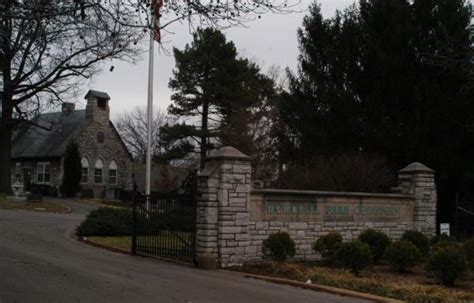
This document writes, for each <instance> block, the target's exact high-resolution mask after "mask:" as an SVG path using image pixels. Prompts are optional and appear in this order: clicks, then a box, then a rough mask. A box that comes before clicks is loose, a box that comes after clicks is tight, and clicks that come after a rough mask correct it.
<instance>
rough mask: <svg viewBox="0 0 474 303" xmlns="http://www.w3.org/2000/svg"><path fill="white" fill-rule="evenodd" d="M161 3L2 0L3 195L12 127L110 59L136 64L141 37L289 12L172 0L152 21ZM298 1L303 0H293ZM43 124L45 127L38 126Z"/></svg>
mask: <svg viewBox="0 0 474 303" xmlns="http://www.w3.org/2000/svg"><path fill="white" fill-rule="evenodd" d="M158 2H160V1H159V0H115V1H113V0H103V1H100V0H0V72H1V74H2V75H1V77H2V78H3V83H4V88H3V92H2V96H1V97H2V105H1V119H0V142H1V143H2V144H1V146H0V163H1V164H0V192H11V184H10V164H9V163H10V158H11V138H12V131H13V129H14V128H15V125H16V124H17V123H18V122H20V121H22V122H25V123H33V122H32V121H31V117H33V116H35V115H36V114H38V113H39V112H40V111H41V110H42V109H44V107H45V106H48V105H50V104H54V103H58V102H62V101H63V100H65V99H66V98H67V97H69V96H71V95H74V94H75V93H77V91H78V88H79V87H80V84H81V80H84V79H88V78H91V77H92V76H93V75H94V74H96V73H97V71H98V70H99V67H100V63H101V62H103V61H104V60H106V59H121V60H126V61H131V62H134V61H135V60H136V59H137V57H138V55H139V50H138V49H137V45H138V41H139V40H140V39H141V38H142V37H143V36H145V34H146V32H147V31H148V30H150V29H154V30H155V31H157V29H158V31H160V30H161V31H167V28H168V26H169V25H170V24H172V23H174V22H188V23H189V24H190V29H192V28H193V24H196V23H197V24H198V25H199V26H214V27H230V26H238V25H242V24H244V23H245V22H247V21H251V20H254V19H257V18H260V16H261V15H262V14H264V13H266V12H270V11H272V12H280V13H282V12H289V11H291V7H292V5H291V3H288V1H286V0H285V1H283V0H275V1H272V0H242V1H234V0H232V1H231V0H220V1H212V0H209V1H181V0H169V1H166V5H165V6H164V7H163V8H162V10H161V11H160V12H159V19H158V22H155V23H158V24H152V22H151V21H150V20H152V19H151V18H150V15H151V12H152V11H153V10H152V9H151V8H152V7H153V6H154V5H152V4H156V3H158ZM294 2H295V4H297V2H299V1H298V0H294ZM37 126H39V127H47V126H44V125H37Z"/></svg>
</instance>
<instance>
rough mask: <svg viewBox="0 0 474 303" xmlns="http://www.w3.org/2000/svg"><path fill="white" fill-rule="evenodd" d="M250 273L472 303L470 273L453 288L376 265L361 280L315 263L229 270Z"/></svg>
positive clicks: (392, 295)
mask: <svg viewBox="0 0 474 303" xmlns="http://www.w3.org/2000/svg"><path fill="white" fill-rule="evenodd" d="M233 269H234V270H236V271H240V272H246V273H250V274H258V275H266V276H273V277H279V278H286V279H292V280H297V281H301V282H306V281H307V280H308V279H311V282H312V283H316V284H321V285H327V286H334V287H340V288H345V289H350V290H355V291H360V292H365V293H370V294H374V295H379V296H384V297H390V298H394V299H398V300H403V301H407V302H414V303H422V302H423V303H425V302H426V303H431V302H440V303H441V302H446V303H451V302H452V303H458V302H474V274H473V273H470V274H467V275H466V276H465V277H464V278H463V279H461V280H460V281H459V282H458V283H457V286H456V287H455V288H448V287H444V286H441V285H438V284H436V282H435V281H434V279H433V278H432V277H430V276H427V275H424V274H423V273H422V272H423V269H422V268H418V269H415V270H414V271H413V272H412V273H406V274H399V273H394V272H392V271H390V269H389V267H388V266H384V265H378V266H376V267H373V268H372V269H371V270H370V271H366V272H364V274H363V275H362V276H361V277H358V276H356V275H354V274H352V273H351V272H349V271H345V270H342V269H337V268H331V267H327V266H323V265H321V264H319V263H304V262H285V263H267V264H255V265H250V264H249V265H245V266H243V267H235V268H233Z"/></svg>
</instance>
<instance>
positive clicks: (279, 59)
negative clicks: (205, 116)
mask: <svg viewBox="0 0 474 303" xmlns="http://www.w3.org/2000/svg"><path fill="white" fill-rule="evenodd" d="M301 2H302V4H301V7H300V9H302V10H306V9H307V8H308V7H309V5H310V4H311V3H312V2H313V1H312V0H301ZM319 2H320V3H321V7H322V11H323V14H324V15H325V16H326V17H330V16H332V15H333V14H334V12H335V11H336V9H344V8H345V7H347V6H349V5H350V4H352V3H353V2H354V0H319ZM306 13H307V11H304V12H302V13H293V14H288V15H280V14H267V15H264V16H263V17H262V18H261V19H258V20H256V21H254V22H252V23H248V24H247V28H231V29H228V30H225V31H224V33H225V34H226V36H227V39H228V40H232V41H234V43H235V45H236V47H237V49H238V51H239V53H240V54H243V55H245V57H250V58H252V59H254V60H255V61H257V62H258V63H260V65H261V67H262V70H263V71H265V70H266V69H267V68H268V67H270V66H272V65H279V66H281V67H282V68H285V67H289V68H290V69H292V70H295V68H296V66H297V56H298V43H297V39H296V30H297V28H298V27H300V26H301V23H302V20H303V17H304V16H305V14H306ZM170 30H172V31H173V32H174V34H166V36H164V37H163V42H165V43H164V47H165V48H167V49H168V50H169V53H170V54H168V55H166V54H164V53H159V52H158V51H157V50H156V48H155V51H156V55H155V64H154V67H155V78H154V90H153V94H154V102H153V105H154V107H155V108H158V107H159V108H162V109H166V108H167V107H168V105H169V104H170V102H171V101H170V96H171V91H170V89H169V88H168V81H169V78H170V77H171V75H172V69H173V68H174V64H175V62H174V58H173V56H172V55H171V50H172V48H173V47H177V48H180V49H182V48H183V47H184V46H185V44H186V43H190V42H191V40H192V37H191V34H190V33H189V29H188V27H187V25H184V24H183V25H180V24H175V25H174V26H173V27H170ZM146 45H147V44H146ZM112 65H113V66H114V67H115V68H114V71H113V72H110V71H109V68H110V66H112ZM147 77H148V55H144V56H143V58H142V60H141V61H140V62H138V64H135V65H134V64H130V63H123V62H110V63H107V64H106V65H105V66H104V70H103V71H102V72H101V73H100V74H99V75H97V76H96V77H95V78H94V79H92V81H90V82H89V84H88V85H87V87H86V88H85V89H84V93H85V92H86V90H87V89H89V88H90V89H96V90H101V91H105V92H107V93H108V94H109V95H110V96H111V101H110V109H111V118H112V119H114V117H116V116H117V115H118V114H120V113H122V112H124V111H127V110H130V109H131V108H133V107H134V106H136V105H138V106H145V105H146V103H147ZM77 101H79V102H80V103H79V104H78V107H83V106H84V101H83V100H82V98H80V100H77Z"/></svg>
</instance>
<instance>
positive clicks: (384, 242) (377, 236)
mask: <svg viewBox="0 0 474 303" xmlns="http://www.w3.org/2000/svg"><path fill="white" fill-rule="evenodd" d="M359 241H361V242H363V243H366V244H367V245H369V247H370V251H371V252H372V255H373V256H374V262H377V261H379V260H380V259H382V258H383V256H384V255H385V251H386V250H387V247H388V246H389V245H390V238H389V237H388V236H387V235H386V234H385V233H383V232H381V231H378V230H375V229H367V230H365V231H364V232H362V233H361V234H360V235H359Z"/></svg>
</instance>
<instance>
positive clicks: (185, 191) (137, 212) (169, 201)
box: [132, 173, 196, 263]
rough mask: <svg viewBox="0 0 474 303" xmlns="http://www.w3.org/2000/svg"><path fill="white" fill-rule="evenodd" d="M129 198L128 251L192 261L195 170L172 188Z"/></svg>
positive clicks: (193, 250)
mask: <svg viewBox="0 0 474 303" xmlns="http://www.w3.org/2000/svg"><path fill="white" fill-rule="evenodd" d="M133 200H134V201H133V233H132V254H138V255H148V256H156V257H161V258H166V259H174V260H178V261H184V262H192V263H196V173H192V174H190V175H189V176H188V178H186V180H185V181H184V182H183V185H182V186H181V187H180V188H179V189H177V190H176V191H174V192H171V193H159V194H152V195H150V196H145V195H137V196H135V197H134V199H133Z"/></svg>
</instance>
